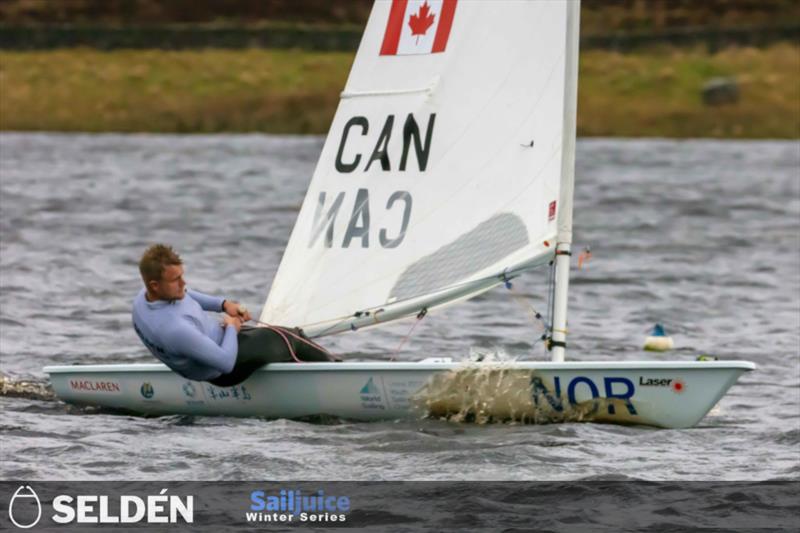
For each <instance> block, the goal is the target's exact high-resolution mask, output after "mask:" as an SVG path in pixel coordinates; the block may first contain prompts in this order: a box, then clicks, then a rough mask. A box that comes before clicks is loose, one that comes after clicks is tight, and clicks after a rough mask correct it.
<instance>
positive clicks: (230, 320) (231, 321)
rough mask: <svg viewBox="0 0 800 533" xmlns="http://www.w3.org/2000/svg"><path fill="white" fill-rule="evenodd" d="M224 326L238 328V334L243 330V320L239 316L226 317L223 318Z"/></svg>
mask: <svg viewBox="0 0 800 533" xmlns="http://www.w3.org/2000/svg"><path fill="white" fill-rule="evenodd" d="M222 324H223V327H228V326H229V325H230V326H233V327H235V328H236V333H239V331H241V329H242V319H241V318H239V317H237V316H228V315H224V316H223V317H222Z"/></svg>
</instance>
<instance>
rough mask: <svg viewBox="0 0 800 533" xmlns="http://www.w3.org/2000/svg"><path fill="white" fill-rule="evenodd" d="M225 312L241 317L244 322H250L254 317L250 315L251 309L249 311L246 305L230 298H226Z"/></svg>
mask: <svg viewBox="0 0 800 533" xmlns="http://www.w3.org/2000/svg"><path fill="white" fill-rule="evenodd" d="M225 314H227V315H228V316H232V317H235V318H239V319H241V321H242V322H248V321H250V320H252V319H253V317H252V316H250V311H248V310H247V308H246V307H245V306H243V305H240V304H239V303H237V302H232V301H230V300H225Z"/></svg>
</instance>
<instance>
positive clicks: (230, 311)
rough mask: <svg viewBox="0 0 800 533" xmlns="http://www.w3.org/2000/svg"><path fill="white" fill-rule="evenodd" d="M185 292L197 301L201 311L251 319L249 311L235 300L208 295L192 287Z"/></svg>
mask: <svg viewBox="0 0 800 533" xmlns="http://www.w3.org/2000/svg"><path fill="white" fill-rule="evenodd" d="M186 294H188V295H189V296H191V297H192V299H193V300H195V301H196V302H197V303H199V304H200V307H202V308H203V311H214V312H217V313H225V314H227V315H230V316H233V317H238V318H241V319H242V320H243V321H245V322H247V321H249V320H252V319H253V317H252V316H250V311H248V310H247V309H245V307H244V306H243V305H239V304H238V303H237V302H234V301H231V300H223V299H222V298H218V297H216V296H209V295H208V294H203V293H202V292H197V291H195V290H192V289H187V290H186Z"/></svg>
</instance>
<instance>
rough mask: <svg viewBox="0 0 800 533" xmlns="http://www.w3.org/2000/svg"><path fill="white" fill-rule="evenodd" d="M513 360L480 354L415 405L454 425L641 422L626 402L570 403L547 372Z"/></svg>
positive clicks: (435, 383)
mask: <svg viewBox="0 0 800 533" xmlns="http://www.w3.org/2000/svg"><path fill="white" fill-rule="evenodd" d="M476 355H477V358H476ZM512 361H513V360H512V359H511V358H509V357H508V355H507V354H504V353H503V352H501V351H494V352H482V353H477V352H474V353H473V354H472V358H471V360H469V361H465V362H464V363H463V364H462V365H461V366H460V367H459V368H456V369H454V370H452V371H450V372H443V373H439V374H435V375H434V376H433V377H432V378H431V380H430V381H429V382H428V383H427V384H426V385H425V386H424V387H423V388H422V389H420V391H419V392H417V394H416V395H415V396H414V397H413V398H412V402H413V403H414V405H415V407H416V408H417V409H418V410H419V411H420V412H424V413H427V415H428V416H429V417H433V418H444V419H447V420H451V421H454V422H473V423H477V424H488V423H494V422H516V423H527V424H548V423H556V422H589V421H592V422H603V421H610V420H611V419H612V415H611V414H610V413H614V415H613V421H614V422H615V423H625V422H630V423H636V421H635V420H633V419H632V418H631V419H629V418H630V417H629V416H627V414H626V413H627V408H626V406H625V404H624V403H623V402H622V401H620V400H618V399H611V400H608V399H606V398H595V399H592V400H589V401H584V402H578V403H575V404H570V403H569V401H568V400H567V398H566V397H560V398H559V397H556V396H554V395H553V394H551V393H550V392H548V391H552V388H551V387H547V386H545V385H544V384H545V383H546V382H547V381H548V380H547V379H546V378H545V376H543V375H542V373H541V372H539V371H537V370H521V369H518V368H513V367H512V366H511V364H510V363H511V362H512ZM609 406H613V407H612V408H609Z"/></svg>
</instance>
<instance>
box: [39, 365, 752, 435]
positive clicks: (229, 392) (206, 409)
mask: <svg viewBox="0 0 800 533" xmlns="http://www.w3.org/2000/svg"><path fill="white" fill-rule="evenodd" d="M754 369H755V365H754V364H753V363H750V362H746V361H702V362H650V361H648V362H606V361H603V362H560V363H553V362H534V361H526V362H513V363H499V362H479V363H474V362H473V363H449V362H425V361H423V362H419V363H401V362H357V363H305V364H293V363H276V364H271V365H269V366H268V367H265V368H263V369H261V370H259V371H257V372H256V373H255V374H253V376H251V377H250V378H249V379H248V380H247V381H245V382H244V383H242V384H241V385H238V386H235V387H216V386H213V385H211V384H209V383H204V382H197V381H190V380H187V379H185V378H182V377H180V376H179V375H177V374H175V373H173V372H172V371H170V370H169V369H168V368H167V367H165V366H163V365H160V364H133V365H73V366H50V367H46V368H45V369H44V371H45V372H47V373H48V374H50V380H51V383H52V385H53V389H54V390H55V392H56V394H57V395H58V396H59V397H60V398H61V399H62V400H64V401H65V402H68V403H74V404H79V405H92V406H99V407H108V408H117V409H124V410H127V411H132V412H135V413H140V414H148V415H173V414H188V415H215V416H237V417H266V418H300V417H307V416H317V415H332V416H338V417H342V418H348V419H355V420H385V419H397V418H420V417H424V416H428V415H432V416H442V415H449V416H452V415H456V417H460V418H461V419H463V418H464V417H474V418H476V419H478V420H505V419H515V420H523V421H528V422H555V421H564V420H571V421H598V422H611V423H621V424H645V425H651V426H658V427H665V428H685V427H690V426H693V425H695V424H697V423H698V422H699V421H700V420H701V419H702V418H703V417H704V416H705V415H706V413H708V411H709V410H710V409H711V408H712V407H713V406H714V405H715V404H716V403H717V402H718V401H719V399H720V398H721V397H722V396H723V395H724V394H725V392H726V391H727V390H728V389H729V388H730V387H731V386H732V385H733V384H734V383H735V382H736V380H737V379H738V377H739V376H740V375H741V374H742V373H744V372H746V371H749V370H754Z"/></svg>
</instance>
